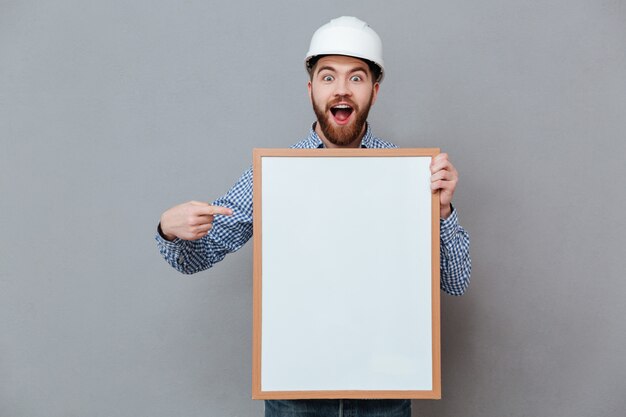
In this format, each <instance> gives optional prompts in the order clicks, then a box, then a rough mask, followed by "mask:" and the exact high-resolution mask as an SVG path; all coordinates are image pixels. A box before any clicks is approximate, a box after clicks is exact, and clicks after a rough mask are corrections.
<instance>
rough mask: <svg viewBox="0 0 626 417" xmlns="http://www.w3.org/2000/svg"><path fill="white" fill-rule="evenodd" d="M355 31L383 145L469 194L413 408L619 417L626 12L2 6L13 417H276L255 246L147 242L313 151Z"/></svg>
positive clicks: (573, 3) (3, 400)
mask: <svg viewBox="0 0 626 417" xmlns="http://www.w3.org/2000/svg"><path fill="white" fill-rule="evenodd" d="M342 14H353V15H356V16H358V17H360V18H362V19H364V20H366V21H368V22H369V23H371V24H372V26H373V27H374V28H375V29H376V30H377V31H378V33H379V34H380V35H381V37H382V38H383V41H384V44H385V58H386V63H387V70H388V72H387V78H386V79H385V81H384V82H383V84H382V87H381V92H380V95H379V101H378V102H377V103H376V106H375V107H374V109H373V111H372V113H371V118H370V121H371V122H372V125H373V127H374V131H375V132H376V133H377V134H378V135H379V136H381V137H383V138H387V139H391V140H393V141H395V142H396V143H398V144H399V145H401V146H405V147H409V146H412V147H422V146H423V147H430V146H438V147H441V148H442V149H443V150H445V151H447V152H449V153H450V155H451V157H452V160H453V161H454V163H455V165H456V167H457V168H458V169H459V171H460V172H461V176H462V179H461V183H460V185H459V189H458V193H457V195H456V200H455V201H456V206H457V207H458V209H459V213H460V218H461V222H462V224H463V225H464V226H465V227H466V228H467V229H468V230H469V232H470V233H471V236H472V255H473V261H474V271H473V277H472V279H473V282H472V286H471V288H470V290H469V292H468V293H467V294H466V295H465V296H463V297H461V298H454V297H449V296H444V297H443V306H442V309H443V311H442V314H443V316H442V337H443V341H442V343H443V399H442V400H441V401H415V402H414V415H416V416H493V417H501V416H557V417H558V416H564V417H565V416H567V417H570V416H622V415H623V413H624V410H625V409H626V400H625V398H624V393H625V392H626V383H625V381H626V360H625V359H624V358H625V356H626V330H625V328H626V327H625V325H624V319H623V317H624V315H625V314H626V306H625V303H624V295H625V294H626V284H625V283H624V279H623V276H624V272H623V271H624V270H625V267H626V256H625V255H626V253H625V250H624V248H625V247H626V242H625V239H626V238H625V237H626V227H625V222H624V219H623V209H624V203H625V198H626V196H625V188H626V187H625V186H624V180H623V177H624V175H625V174H626V168H625V166H624V165H625V164H624V152H625V151H626V149H625V148H626V145H625V140H624V139H625V136H626V122H625V120H626V24H625V23H626V4H625V2H624V1H591V0H588V1H583V0H554V1H522V2H520V1H517V0H516V1H513V0H504V1H503V0H476V1H471V2H470V1H465V0H456V1H444V2H442V1H415V2H408V1H405V2H387V3H384V2H380V1H379V2H367V3H365V2H363V1H317V2H316V1H309V2H296V1H287V0H283V1H272V2H258V1H238V2H236V1H233V2H230V3H225V2H217V1H207V0H205V1H199V0H189V1H182V0H178V1H158V2H153V1H146V0H141V1H132V2H128V1H121V0H113V1H93V0H91V1H88V0H87V1H85V0H80V1H79V0H59V1H42V0H41V1H28V0H21V1H17V0H15V1H6V0H5V1H0V139H1V145H0V187H1V188H0V191H1V197H0V213H1V216H0V233H1V236H2V238H1V239H0V262H1V263H0V415H1V416H3V417H4V416H8V417H22V416H24V417H27V416H28V417H31V416H36V417H44V416H46V417H47V416H55V417H57V416H58V417H72V416H89V417H98V416H102V417H104V416H107V417H109V416H150V417H157V416H174V415H176V416H189V417H192V416H259V415H261V414H262V410H263V404H262V402H255V401H252V400H250V383H251V382H250V368H251V363H250V361H251V352H250V350H251V347H250V346H251V340H250V339H251V317H252V311H251V300H252V294H251V244H249V245H248V246H246V247H245V248H244V249H242V251H241V252H239V253H237V254H234V255H231V256H230V257H229V258H227V259H226V260H225V261H224V262H222V263H221V264H219V265H218V266H216V267H215V268H214V269H213V270H210V271H205V272H202V273H200V274H198V275H196V276H192V277H187V276H182V275H180V274H178V273H177V272H175V271H174V270H173V269H171V268H170V267H169V266H168V265H167V264H166V263H165V262H164V261H163V260H162V259H161V258H160V255H159V254H158V252H157V250H156V246H155V242H154V240H153V235H154V232H155V227H156V223H157V221H158V218H159V216H160V214H161V212H162V211H163V210H165V209H167V208H168V207H170V206H172V205H174V204H177V203H180V202H184V201H187V200H191V199H196V200H212V199H214V198H216V197H218V196H219V195H221V194H222V193H224V192H225V191H226V190H227V189H228V188H229V187H230V186H231V185H232V183H233V182H234V181H235V180H236V178H237V177H238V176H239V174H240V173H241V172H242V171H243V170H244V169H245V168H246V167H247V166H248V165H249V164H250V162H251V151H252V148H253V147H285V146H288V145H290V144H291V143H293V142H295V141H296V140H298V139H300V138H303V137H304V136H305V135H306V133H307V129H308V126H309V124H310V123H311V122H312V121H313V113H312V111H311V109H310V104H309V102H308V98H307V94H306V88H305V83H306V75H305V72H304V69H303V63H302V61H303V57H304V54H305V52H306V49H307V47H308V42H309V40H310V36H311V34H312V33H313V31H314V30H315V29H316V28H317V27H318V26H320V25H321V24H323V23H325V22H326V21H328V20H329V19H330V18H331V17H336V16H339V15H342ZM334 209H336V208H335V207H333V206H332V204H329V205H326V204H323V205H321V206H320V212H322V213H323V212H324V211H326V210H328V211H329V212H330V213H332V211H333V210H334ZM392 212H393V206H391V205H390V206H388V207H386V206H381V207H378V208H377V210H376V212H375V213H374V214H373V215H374V216H375V217H376V220H377V221H385V216H387V215H390V214H392Z"/></svg>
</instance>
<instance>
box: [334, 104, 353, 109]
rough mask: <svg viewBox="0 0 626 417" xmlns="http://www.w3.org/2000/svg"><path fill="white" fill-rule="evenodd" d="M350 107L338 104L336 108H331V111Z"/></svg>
mask: <svg viewBox="0 0 626 417" xmlns="http://www.w3.org/2000/svg"><path fill="white" fill-rule="evenodd" d="M350 108H351V107H350V106H348V105H347V104H338V105H336V106H333V109H350Z"/></svg>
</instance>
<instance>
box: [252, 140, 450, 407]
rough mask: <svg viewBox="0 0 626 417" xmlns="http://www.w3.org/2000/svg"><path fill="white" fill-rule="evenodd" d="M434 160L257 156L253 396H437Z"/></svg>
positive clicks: (322, 153)
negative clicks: (432, 166)
mask: <svg viewBox="0 0 626 417" xmlns="http://www.w3.org/2000/svg"><path fill="white" fill-rule="evenodd" d="M437 152H438V150H432V149H428V150H424V149H391V150H364V149H358V150H328V149H327V150H295V149H289V150H285V149H281V150H276V149H274V150H255V165H254V180H255V182H254V186H255V189H254V197H255V201H254V210H255V211H254V215H255V218H254V221H255V223H254V233H255V256H254V259H255V266H254V270H255V280H254V285H255V296H254V303H255V306H254V311H255V320H254V327H255V329H254V346H253V354H254V358H253V359H254V360H253V362H254V363H253V397H254V398H394V397H398V398H437V397H438V395H439V369H438V368H439V330H438V328H439V322H438V321H439V314H438V309H439V299H438V291H439V283H438V280H439V274H438V268H439V262H438V259H439V258H438V255H439V253H438V252H439V246H438V233H439V229H438V222H439V219H438V204H436V202H438V199H437V198H436V196H434V195H433V193H432V192H431V190H430V168H429V166H430V162H431V159H432V156H433V155H434V154H436V153H437ZM434 203H435V204H434ZM435 205H437V207H435ZM435 208H436V209H437V210H434V209H435ZM434 217H436V219H435V218H434ZM434 220H436V222H435V221H434ZM433 225H435V226H433ZM434 229H436V230H434ZM435 235H436V238H435V239H434V237H435ZM435 244H436V246H435ZM433 249H435V250H433ZM435 253H436V256H435ZM435 262H436V263H435ZM434 271H436V273H434ZM434 294H437V298H436V300H435V303H433V295H434ZM434 310H436V311H435V314H433V312H434ZM435 319H436V320H435ZM435 321H436V323H435ZM434 323H435V324H436V326H435V325H434ZM433 329H434V330H435V331H433Z"/></svg>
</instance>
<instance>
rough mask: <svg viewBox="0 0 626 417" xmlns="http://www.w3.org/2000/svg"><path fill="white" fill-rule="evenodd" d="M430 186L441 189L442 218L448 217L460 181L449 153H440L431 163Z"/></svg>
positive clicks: (440, 206) (435, 189) (440, 205)
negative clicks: (449, 158)
mask: <svg viewBox="0 0 626 417" xmlns="http://www.w3.org/2000/svg"><path fill="white" fill-rule="evenodd" d="M430 172H431V174H432V175H431V177H430V188H431V189H432V190H433V191H437V190H439V208H440V214H441V218H442V219H445V218H447V217H448V216H449V215H450V213H452V205H451V203H452V196H453V195H454V190H455V189H456V184H457V182H459V173H458V172H457V171H456V169H455V168H454V165H452V163H451V162H450V161H449V160H448V154H446V153H440V154H439V155H437V156H435V157H434V158H433V160H432V162H431V163H430Z"/></svg>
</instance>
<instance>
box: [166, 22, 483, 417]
mask: <svg viewBox="0 0 626 417" xmlns="http://www.w3.org/2000/svg"><path fill="white" fill-rule="evenodd" d="M305 63H306V68H307V71H308V72H309V76H310V79H309V83H308V91H309V97H310V99H311V103H312V105H313V110H314V112H315V115H316V117H317V121H316V122H315V123H314V124H313V126H312V128H311V130H310V132H309V135H308V137H307V138H306V139H304V140H302V141H300V142H298V143H296V144H295V145H293V146H292V147H294V148H358V147H363V148H393V147H396V146H395V145H393V144H392V143H390V142H387V141H384V140H382V139H379V138H377V137H375V136H374V135H373V134H372V132H371V129H370V126H369V124H368V123H367V116H368V113H369V110H370V108H371V106H372V105H373V104H374V103H375V102H376V97H377V95H378V90H379V88H380V82H381V81H382V79H383V77H384V63H383V59H382V43H381V41H380V38H379V37H378V35H377V34H376V33H375V32H374V31H373V30H372V29H371V28H370V27H369V26H368V25H367V24H366V23H365V22H362V21H360V20H359V19H356V18H354V17H340V18H337V19H334V20H332V21H331V22H330V23H327V24H326V25H324V26H322V27H321V28H319V29H318V30H317V31H316V32H315V34H314V35H313V38H312V40H311V46H310V49H309V53H308V54H307V57H306V61H305ZM430 168H431V173H432V176H431V188H432V190H433V191H437V190H438V191H439V198H440V207H441V213H440V214H441V224H440V226H441V239H440V241H441V248H440V250H441V288H442V289H443V290H444V291H446V292H447V293H449V294H453V295H461V294H463V292H464V291H465V289H466V288H467V286H468V285H469V277H470V271H471V260H470V256H469V236H468V235H467V233H466V232H465V230H463V228H461V227H460V226H459V224H458V220H457V215H456V210H455V209H454V208H453V207H452V204H451V203H452V197H453V195H454V191H455V189H456V184H457V181H458V173H457V171H456V169H455V168H454V166H453V165H452V163H451V162H450V161H449V159H448V156H447V155H446V154H443V153H442V154H439V155H437V157H435V158H433V161H432V163H431V166H430ZM250 237H252V171H251V169H249V170H248V171H246V172H245V173H244V174H243V176H242V177H241V178H240V179H239V181H238V182H237V183H236V184H235V186H234V187H233V188H232V189H231V190H230V191H229V192H228V193H227V194H226V195H225V196H223V197H222V198H219V199H218V200H216V201H215V202H213V204H208V203H203V202H197V201H190V202H187V203H184V204H181V205H178V206H175V207H172V208H170V209H169V210H167V211H165V212H164V213H163V214H162V216H161V222H160V223H159V227H158V234H157V236H156V240H157V242H158V246H159V250H160V252H161V254H162V255H163V257H164V258H165V259H166V260H167V261H168V262H169V263H170V264H171V265H172V266H173V267H174V268H176V269H177V270H178V271H180V272H182V273H186V274H192V273H195V272H199V271H202V270H205V269H207V268H210V267H211V266H213V265H214V264H215V263H216V262H219V261H221V260H222V259H223V258H224V256H225V255H226V254H228V253H231V252H234V251H236V250H238V249H239V248H241V246H242V245H243V244H244V243H246V242H247V241H248V240H249V239H250ZM410 407H411V403H410V401H408V400H298V401H266V403H265V415H266V417H279V416H290V417H298V416H303V417H304V416H307V417H316V416H320V417H322V416H324V417H326V416H343V415H351V416H357V415H358V416H360V417H374V416H376V417H382V416H385V417H409V416H410V414H411V409H410Z"/></svg>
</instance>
